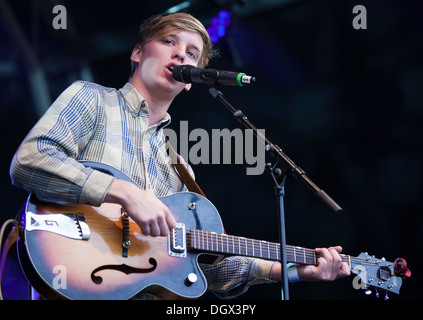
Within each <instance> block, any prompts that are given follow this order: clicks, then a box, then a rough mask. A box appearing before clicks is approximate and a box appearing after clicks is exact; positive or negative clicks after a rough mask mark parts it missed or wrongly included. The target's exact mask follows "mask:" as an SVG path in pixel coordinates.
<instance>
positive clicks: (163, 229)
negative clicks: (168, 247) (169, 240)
mask: <svg viewBox="0 0 423 320" xmlns="http://www.w3.org/2000/svg"><path fill="white" fill-rule="evenodd" d="M158 228H159V231H160V235H161V236H167V235H168V234H169V230H170V229H171V228H170V227H169V225H168V224H167V222H166V219H165V218H164V217H159V219H158Z"/></svg>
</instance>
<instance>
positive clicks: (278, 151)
mask: <svg viewBox="0 0 423 320" xmlns="http://www.w3.org/2000/svg"><path fill="white" fill-rule="evenodd" d="M209 92H210V94H211V95H212V97H213V98H214V99H216V100H218V101H220V102H221V103H222V104H223V105H225V106H226V107H227V108H228V109H229V111H231V113H232V115H233V116H234V118H235V119H237V120H238V121H239V122H240V123H242V124H243V125H244V126H245V127H246V128H247V129H252V130H253V133H254V135H255V136H256V137H258V138H259V139H260V140H262V141H263V142H264V143H265V146H266V151H267V152H269V153H270V154H271V155H272V156H274V157H275V158H276V159H278V160H280V161H281V162H282V164H283V165H284V170H283V171H284V173H285V174H286V173H290V174H292V175H293V176H294V177H295V178H296V179H298V180H300V181H301V182H302V183H304V184H305V185H306V186H307V187H308V188H309V189H310V190H311V191H312V192H313V193H314V194H315V195H316V196H317V197H318V198H320V199H321V200H322V201H323V202H324V203H326V205H327V206H328V207H329V208H330V209H331V210H332V211H334V212H335V213H341V212H342V211H343V210H342V208H341V207H340V206H339V205H338V204H337V203H336V202H335V201H334V200H333V199H332V198H331V197H330V196H329V195H328V194H327V193H326V192H325V191H323V190H322V189H320V188H319V187H318V186H317V185H316V184H315V183H313V181H311V180H310V178H309V177H307V175H306V173H305V171H304V170H303V169H301V168H300V167H299V166H297V165H296V164H295V163H294V161H292V160H291V159H290V158H289V157H288V156H287V155H286V154H285V153H284V152H283V151H282V148H280V147H279V146H278V145H275V144H273V143H272V142H271V141H270V140H269V139H268V138H267V137H266V136H265V135H264V134H263V133H262V132H260V131H258V130H257V128H256V127H255V126H254V125H253V124H252V123H251V121H250V120H248V118H247V116H246V115H245V114H244V113H243V112H242V110H239V109H236V108H235V107H234V106H233V105H232V104H231V103H229V101H228V100H226V98H225V97H224V96H223V94H222V92H220V91H219V90H217V89H216V88H214V87H210V89H209Z"/></svg>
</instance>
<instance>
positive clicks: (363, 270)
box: [350, 253, 411, 299]
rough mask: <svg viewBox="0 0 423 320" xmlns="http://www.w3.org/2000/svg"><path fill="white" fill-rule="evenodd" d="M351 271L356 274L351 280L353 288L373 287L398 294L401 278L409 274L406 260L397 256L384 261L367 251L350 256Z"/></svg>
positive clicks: (366, 288) (367, 288)
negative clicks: (391, 260)
mask: <svg viewBox="0 0 423 320" xmlns="http://www.w3.org/2000/svg"><path fill="white" fill-rule="evenodd" d="M350 259H351V261H350V263H351V272H352V273H354V274H356V275H357V276H356V277H355V278H354V280H353V286H354V288H355V289H365V290H366V291H367V290H369V288H374V289H375V290H376V295H377V296H378V294H379V293H378V291H383V292H386V296H385V299H387V297H388V296H387V293H388V292H393V293H395V294H399V290H400V288H401V285H402V280H403V279H404V278H406V277H409V276H410V275H411V272H410V270H409V269H408V268H407V262H406V261H405V260H404V259H402V258H398V259H396V260H395V262H389V261H386V260H385V258H382V259H377V258H375V257H374V256H370V255H368V254H367V253H361V254H360V255H359V256H357V257H351V258H350Z"/></svg>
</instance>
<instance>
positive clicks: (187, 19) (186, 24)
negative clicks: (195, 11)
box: [131, 12, 216, 74]
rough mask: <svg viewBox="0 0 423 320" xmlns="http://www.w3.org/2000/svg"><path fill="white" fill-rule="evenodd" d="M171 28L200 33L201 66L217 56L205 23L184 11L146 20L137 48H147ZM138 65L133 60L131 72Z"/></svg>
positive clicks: (140, 32) (137, 41)
mask: <svg viewBox="0 0 423 320" xmlns="http://www.w3.org/2000/svg"><path fill="white" fill-rule="evenodd" d="M171 29H176V30H184V31H192V32H197V33H198V34H200V36H201V38H202V40H203V51H202V52H201V56H200V59H199V62H198V66H199V67H201V68H202V67H205V66H206V65H207V64H208V63H209V61H210V59H211V58H212V57H213V56H215V54H216V52H215V50H214V49H213V44H212V43H211V41H210V36H209V34H208V32H207V30H206V28H205V27H204V25H203V24H202V23H201V22H200V21H199V20H197V19H196V18H195V17H193V16H192V15H190V14H188V13H183V12H177V13H164V14H158V15H155V16H152V17H151V18H149V19H147V20H146V21H144V22H143V23H142V24H141V26H140V31H139V34H138V38H137V40H136V43H135V48H137V47H141V48H145V46H147V45H148V43H150V42H151V41H152V40H154V39H157V38H160V37H161V36H163V35H164V34H166V32H168V31H169V30H171ZM136 65H137V64H136V63H135V62H132V71H131V74H132V73H133V72H134V71H135V69H136Z"/></svg>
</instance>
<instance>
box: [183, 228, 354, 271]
mask: <svg viewBox="0 0 423 320" xmlns="http://www.w3.org/2000/svg"><path fill="white" fill-rule="evenodd" d="M187 245H188V248H189V249H191V250H197V251H202V252H213V253H221V254H224V255H238V256H247V257H254V258H261V259H265V260H272V261H280V260H281V248H280V244H279V243H274V242H268V241H264V240H255V239H249V238H244V237H237V236H231V235H227V234H219V233H215V232H209V231H203V230H196V229H190V230H189V231H188V233H187ZM341 256H342V260H343V261H346V262H349V261H350V256H348V255H341ZM318 258H319V255H318V254H316V252H315V251H314V250H313V249H307V248H302V247H297V246H290V245H287V246H286V260H287V261H286V262H288V263H299V264H310V265H317V259H318Z"/></svg>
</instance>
